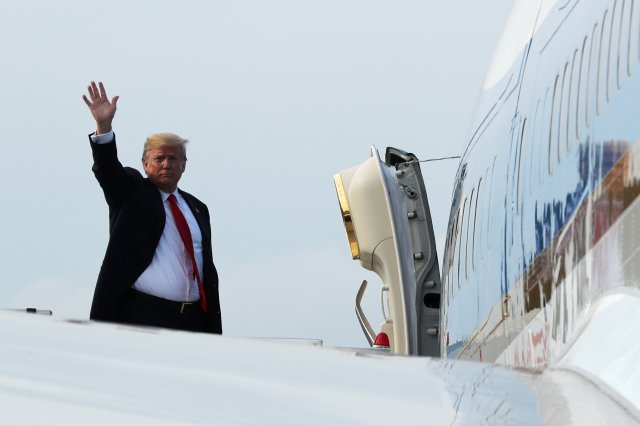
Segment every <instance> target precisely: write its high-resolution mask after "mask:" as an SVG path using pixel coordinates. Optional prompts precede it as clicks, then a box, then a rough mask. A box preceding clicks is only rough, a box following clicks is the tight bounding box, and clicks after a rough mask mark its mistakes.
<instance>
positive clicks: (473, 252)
mask: <svg viewBox="0 0 640 426" xmlns="http://www.w3.org/2000/svg"><path fill="white" fill-rule="evenodd" d="M481 190H482V176H480V180H479V181H478V192H477V193H476V207H475V209H474V211H473V238H472V240H471V268H472V269H473V270H474V271H475V270H476V234H478V232H481V230H478V228H477V227H476V223H477V224H478V225H480V228H482V222H477V219H478V200H479V199H480V194H481V192H482V191H481ZM483 202H484V199H483ZM480 209H481V210H482V204H480Z"/></svg>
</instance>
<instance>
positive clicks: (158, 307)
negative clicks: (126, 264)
mask: <svg viewBox="0 0 640 426" xmlns="http://www.w3.org/2000/svg"><path fill="white" fill-rule="evenodd" d="M187 308H188V309H183V307H182V304H181V303H180V302H172V301H170V300H166V299H161V298H159V297H155V296H151V295H148V294H144V293H140V292H139V291H136V290H133V289H131V290H130V291H129V292H127V295H126V296H125V297H124V298H123V300H122V301H121V302H120V305H119V306H118V314H117V319H116V320H117V322H121V323H125V324H134V325H147V326H153V327H163V328H172V329H176V330H186V331H200V332H203V331H204V321H205V314H204V312H202V310H201V309H200V304H199V302H196V303H194V304H191V305H189V306H188V307H187ZM181 311H182V313H181Z"/></svg>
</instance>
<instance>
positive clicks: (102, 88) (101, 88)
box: [98, 81, 108, 99]
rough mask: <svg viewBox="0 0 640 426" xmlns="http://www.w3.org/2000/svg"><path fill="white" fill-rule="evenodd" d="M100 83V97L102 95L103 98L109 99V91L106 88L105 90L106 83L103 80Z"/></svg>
mask: <svg viewBox="0 0 640 426" xmlns="http://www.w3.org/2000/svg"><path fill="white" fill-rule="evenodd" d="M98 85H99V86H100V97H101V98H102V97H104V98H106V99H108V97H107V91H106V90H104V85H103V84H102V82H101V81H100V82H98Z"/></svg>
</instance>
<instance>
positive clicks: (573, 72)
mask: <svg viewBox="0 0 640 426" xmlns="http://www.w3.org/2000/svg"><path fill="white" fill-rule="evenodd" d="M635 3H636V0H614V1H613V7H612V8H611V11H609V10H608V9H607V10H605V12H604V14H603V16H602V20H601V21H599V22H596V23H595V24H594V26H593V28H592V30H591V32H590V34H588V35H586V36H584V38H583V39H582V41H581V42H580V43H579V44H580V45H579V47H577V48H575V49H574V51H573V53H572V54H571V55H570V57H569V58H568V59H567V61H566V62H565V64H564V66H563V67H562V69H561V70H560V71H559V72H558V73H557V74H556V75H555V76H554V78H553V81H552V82H551V84H550V85H549V87H548V88H547V90H546V92H545V94H544V96H543V97H541V98H540V99H538V101H537V102H536V106H535V113H534V120H533V128H532V129H528V128H527V126H528V123H527V118H526V117H525V118H523V120H522V124H521V127H520V129H519V141H520V143H519V150H518V153H517V155H518V159H517V163H516V170H515V179H516V188H515V190H516V194H515V198H516V203H515V205H516V214H520V209H521V200H522V191H523V188H522V187H523V179H522V176H523V174H524V173H525V172H528V176H535V175H536V174H535V170H534V169H537V170H538V173H537V182H535V179H529V192H530V194H531V193H533V188H534V186H535V184H536V183H537V184H539V183H540V182H541V181H542V179H543V178H544V175H553V172H554V167H557V165H559V164H560V163H561V162H562V158H563V156H566V155H568V153H569V152H571V151H572V149H573V146H574V145H577V144H578V143H579V141H580V140H581V138H582V137H584V135H583V133H586V131H587V130H588V129H589V128H590V127H591V124H592V121H593V116H592V114H594V113H595V114H596V115H600V114H601V112H602V108H603V106H604V103H605V102H606V103H608V102H610V100H611V97H612V94H613V92H614V90H615V89H620V88H621V87H622V79H623V75H624V73H625V72H626V74H627V75H628V76H630V75H631V73H632V65H633V61H632V57H633V52H632V50H633V49H632V47H633V46H634V45H637V46H636V48H637V49H638V50H637V55H638V58H640V42H638V37H639V36H640V32H638V30H637V26H638V17H637V10H636V9H637V7H636V4H635ZM634 35H635V38H634ZM590 107H593V109H590ZM594 110H595V111H594ZM527 132H530V133H532V134H531V138H530V139H531V140H533V141H540V142H547V143H529V144H526V142H525V141H526V140H528V139H529V138H528V137H525V136H526V135H528V133H527ZM525 149H528V150H529V152H528V155H527V158H528V159H529V164H528V167H529V168H528V170H525V169H523V164H522V153H523V150H525ZM535 149H538V150H541V149H546V151H547V152H546V153H545V152H540V151H538V152H537V153H536V152H534V150H535ZM545 154H546V155H545ZM545 157H546V159H547V161H546V163H547V164H546V167H545V166H543V164H541V163H540V162H541V159H543V158H545ZM536 160H537V161H538V164H534V161H536ZM495 162H496V158H494V160H493V164H492V166H491V167H490V168H487V170H486V172H485V173H484V175H482V176H481V177H480V178H479V180H478V183H477V186H475V187H473V189H472V190H471V193H470V194H469V195H468V196H466V197H464V199H463V200H462V202H461V207H460V209H459V210H458V214H457V215H456V217H455V218H454V221H453V224H452V226H451V227H450V228H449V234H448V235H447V247H449V248H450V249H449V250H448V256H447V258H446V259H445V265H444V268H443V269H444V271H446V273H447V274H448V278H449V282H450V283H451V284H453V283H456V284H457V286H458V287H460V283H461V279H462V278H463V277H464V278H465V279H466V278H468V277H469V273H470V272H473V271H475V270H476V267H477V265H478V253H480V252H483V251H484V250H486V249H487V248H490V243H491V240H490V236H491V219H492V215H491V212H490V200H491V199H492V193H491V192H492V191H491V189H492V188H493V174H494V169H495ZM545 169H546V173H544V170H545ZM487 184H488V186H487ZM483 218H484V220H481V219H483ZM483 237H484V238H483ZM451 288H453V287H451Z"/></svg>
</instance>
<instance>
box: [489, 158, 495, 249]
mask: <svg viewBox="0 0 640 426" xmlns="http://www.w3.org/2000/svg"><path fill="white" fill-rule="evenodd" d="M497 158H498V157H493V165H492V166H491V177H490V178H489V198H488V200H489V202H488V203H487V248H489V247H491V218H492V217H493V214H492V211H491V205H492V204H493V173H494V171H495V169H496V159H497Z"/></svg>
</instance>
